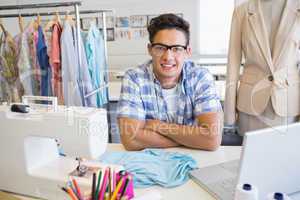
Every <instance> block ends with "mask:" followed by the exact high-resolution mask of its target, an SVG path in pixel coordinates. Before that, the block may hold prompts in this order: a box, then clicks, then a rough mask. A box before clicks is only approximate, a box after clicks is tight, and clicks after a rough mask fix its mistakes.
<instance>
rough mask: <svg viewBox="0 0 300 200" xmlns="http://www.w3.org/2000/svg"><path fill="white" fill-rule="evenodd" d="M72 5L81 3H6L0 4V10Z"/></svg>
mask: <svg viewBox="0 0 300 200" xmlns="http://www.w3.org/2000/svg"><path fill="white" fill-rule="evenodd" d="M74 5H79V6H80V5H81V1H71V2H61V3H60V2H57V3H41V4H22V5H7V6H0V10H21V9H30V8H49V7H52V8H53V7H68V6H74Z"/></svg>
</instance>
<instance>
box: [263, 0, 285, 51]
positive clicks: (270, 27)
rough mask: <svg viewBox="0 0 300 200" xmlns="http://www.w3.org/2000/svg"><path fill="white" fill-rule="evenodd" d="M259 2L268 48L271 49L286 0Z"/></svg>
mask: <svg viewBox="0 0 300 200" xmlns="http://www.w3.org/2000/svg"><path fill="white" fill-rule="evenodd" d="M260 3H261V11H262V14H263V19H264V23H265V26H266V30H267V34H268V36H269V44H270V48H271V49H270V50H272V48H273V45H274V40H275V36H276V33H277V30H278V27H279V24H280V19H281V16H282V13H283V10H284V7H285V4H286V0H260Z"/></svg>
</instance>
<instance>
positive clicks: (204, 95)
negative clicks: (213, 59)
mask: <svg viewBox="0 0 300 200" xmlns="http://www.w3.org/2000/svg"><path fill="white" fill-rule="evenodd" d="M197 79H198V81H197V84H196V87H195V88H196V89H195V93H194V115H195V116H198V115H200V114H203V113H207V112H222V106H221V103H220V97H219V95H218V93H217V89H216V86H215V80H214V78H213V76H212V75H211V74H210V73H209V72H208V70H203V71H202V72H201V73H199V74H198V76H197Z"/></svg>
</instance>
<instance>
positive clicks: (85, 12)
mask: <svg viewBox="0 0 300 200" xmlns="http://www.w3.org/2000/svg"><path fill="white" fill-rule="evenodd" d="M103 12H112V13H113V12H114V10H109V9H106V10H81V11H79V14H93V13H103ZM66 13H67V11H65V12H61V11H60V12H40V13H38V12H36V13H20V14H0V18H15V17H19V16H21V17H34V16H37V15H40V16H51V15H56V14H59V15H65V14H66ZM68 14H70V15H73V14H75V12H74V11H72V12H68Z"/></svg>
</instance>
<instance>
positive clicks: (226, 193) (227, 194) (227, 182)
mask: <svg viewBox="0 0 300 200" xmlns="http://www.w3.org/2000/svg"><path fill="white" fill-rule="evenodd" d="M236 183H237V177H233V178H228V179H224V180H222V181H219V182H215V183H213V184H209V185H208V187H209V188H210V189H211V191H212V192H213V193H214V194H215V195H216V196H217V197H218V199H220V200H232V199H233V198H234V192H235V186H236Z"/></svg>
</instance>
